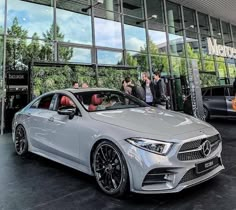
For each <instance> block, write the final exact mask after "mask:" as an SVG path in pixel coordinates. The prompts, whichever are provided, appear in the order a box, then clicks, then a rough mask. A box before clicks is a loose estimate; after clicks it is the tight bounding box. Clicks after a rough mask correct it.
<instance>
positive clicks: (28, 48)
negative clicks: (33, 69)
mask: <svg viewBox="0 0 236 210" xmlns="http://www.w3.org/2000/svg"><path fill="white" fill-rule="evenodd" d="M33 38H34V39H25V38H22V39H19V38H18V39H16V38H8V39H7V42H6V69H7V70H15V71H17V70H21V71H22V70H25V71H26V70H28V65H29V63H31V62H32V61H52V60H53V44H52V43H51V42H43V41H40V40H38V38H37V36H34V37H33Z"/></svg>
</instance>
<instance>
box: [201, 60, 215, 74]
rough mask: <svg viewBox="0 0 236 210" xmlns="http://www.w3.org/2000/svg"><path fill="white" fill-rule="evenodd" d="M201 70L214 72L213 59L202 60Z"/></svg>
mask: <svg viewBox="0 0 236 210" xmlns="http://www.w3.org/2000/svg"><path fill="white" fill-rule="evenodd" d="M203 71H206V72H215V64H214V61H211V60H204V61H203Z"/></svg>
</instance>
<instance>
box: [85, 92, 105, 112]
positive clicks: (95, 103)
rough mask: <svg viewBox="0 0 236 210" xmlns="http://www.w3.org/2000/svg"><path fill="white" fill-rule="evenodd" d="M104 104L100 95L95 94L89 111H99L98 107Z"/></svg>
mask: <svg viewBox="0 0 236 210" xmlns="http://www.w3.org/2000/svg"><path fill="white" fill-rule="evenodd" d="M102 102H103V99H102V98H100V97H99V96H98V94H94V95H93V96H92V98H91V102H90V105H89V107H88V110H89V111H95V110H96V109H97V106H98V105H101V104H102Z"/></svg>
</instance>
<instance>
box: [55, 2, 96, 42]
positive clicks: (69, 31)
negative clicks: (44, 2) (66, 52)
mask: <svg viewBox="0 0 236 210" xmlns="http://www.w3.org/2000/svg"><path fill="white" fill-rule="evenodd" d="M86 7H87V6H86V5H83V4H80V3H77V2H74V1H73V2H72V1H65V0H60V1H57V10H56V15H57V17H56V22H57V27H56V34H55V36H56V39H57V40H58V41H63V42H70V43H79V44H86V45H92V26H91V16H90V15H89V14H88V13H89V11H88V12H85V13H81V10H82V9H83V8H86Z"/></svg>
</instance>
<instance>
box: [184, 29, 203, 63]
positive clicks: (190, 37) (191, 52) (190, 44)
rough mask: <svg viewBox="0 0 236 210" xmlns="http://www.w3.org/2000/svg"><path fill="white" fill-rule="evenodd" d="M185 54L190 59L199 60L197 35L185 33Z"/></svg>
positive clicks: (189, 32)
mask: <svg viewBox="0 0 236 210" xmlns="http://www.w3.org/2000/svg"><path fill="white" fill-rule="evenodd" d="M186 46H187V49H186V51H187V53H188V56H189V57H190V58H197V59H199V58H200V52H199V42H198V34H196V33H194V32H191V31H186Z"/></svg>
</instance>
